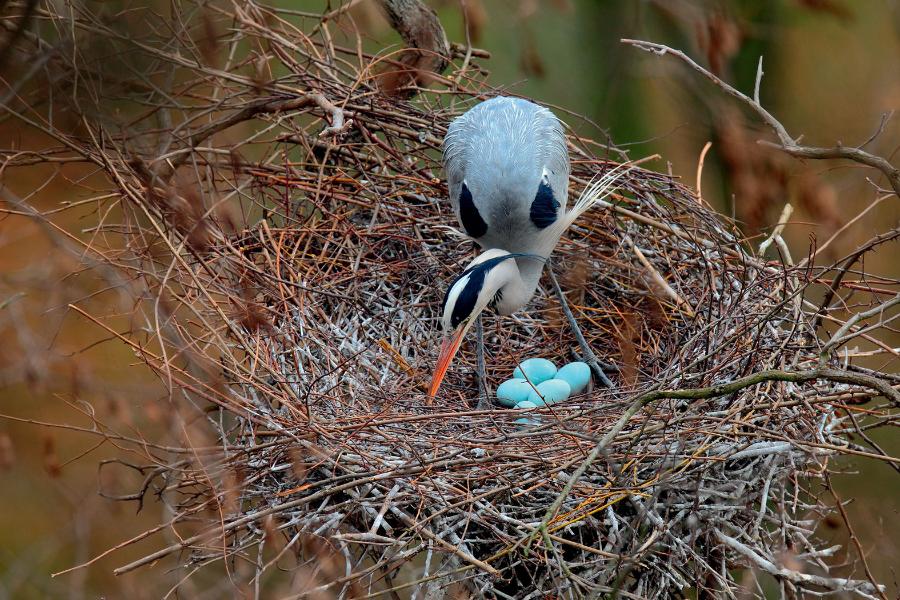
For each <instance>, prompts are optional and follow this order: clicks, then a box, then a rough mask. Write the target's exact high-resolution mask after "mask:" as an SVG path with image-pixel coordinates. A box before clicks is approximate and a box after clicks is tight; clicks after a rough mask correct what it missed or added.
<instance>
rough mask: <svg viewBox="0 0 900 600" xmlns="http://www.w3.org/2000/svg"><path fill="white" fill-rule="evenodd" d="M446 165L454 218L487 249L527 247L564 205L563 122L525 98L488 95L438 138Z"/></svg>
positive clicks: (565, 157) (566, 176) (565, 155)
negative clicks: (440, 139)
mask: <svg viewBox="0 0 900 600" xmlns="http://www.w3.org/2000/svg"><path fill="white" fill-rule="evenodd" d="M444 168H445V170H446V173H447V183H448V188H449V191H450V200H451V202H452V203H453V208H454V211H455V212H456V215H457V218H458V219H459V221H460V224H461V225H462V226H463V228H464V229H465V231H466V233H468V234H469V235H470V236H471V237H473V238H475V239H476V240H477V241H478V243H479V244H481V246H482V247H484V248H486V249H487V248H503V249H505V250H509V251H510V252H520V251H529V250H530V248H529V242H528V240H529V239H530V238H531V237H532V236H533V235H535V234H536V233H537V232H539V231H540V230H541V229H543V228H545V227H546V226H547V225H548V224H550V223H552V222H553V221H554V220H556V218H557V217H558V215H560V214H561V213H562V212H563V211H564V210H565V207H566V200H567V196H568V182H569V156H568V152H567V150H566V139H565V135H564V133H563V128H562V124H561V123H560V122H559V119H557V118H556V116H555V115H554V114H553V113H552V112H550V111H549V110H547V109H546V108H544V107H542V106H538V105H537V104H534V103H533V102H529V101H528V100H523V99H520V98H509V97H498V98H492V99H490V100H486V101H484V102H482V103H480V104H477V105H476V106H474V107H473V108H471V109H470V110H469V111H467V112H466V113H465V114H463V115H462V116H460V117H458V118H457V119H455V120H454V121H453V122H452V123H451V124H450V126H449V128H448V130H447V135H446V137H445V138H444ZM541 191H543V194H540V195H539V192H541ZM536 197H538V200H539V202H537V203H535V199H536ZM541 201H543V202H541Z"/></svg>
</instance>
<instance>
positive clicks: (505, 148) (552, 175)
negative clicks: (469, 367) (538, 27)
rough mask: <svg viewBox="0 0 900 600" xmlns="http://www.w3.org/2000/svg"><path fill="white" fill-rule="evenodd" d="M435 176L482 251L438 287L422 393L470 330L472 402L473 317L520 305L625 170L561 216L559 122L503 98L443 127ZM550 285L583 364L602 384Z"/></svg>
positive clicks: (439, 377) (564, 183)
mask: <svg viewBox="0 0 900 600" xmlns="http://www.w3.org/2000/svg"><path fill="white" fill-rule="evenodd" d="M444 169H445V171H446V175H447V184H448V188H449V191H450V199H451V202H452V204H453V210H454V212H455V213H456V217H457V220H458V221H459V223H460V225H461V227H462V228H463V229H464V230H465V232H466V234H467V235H468V236H469V237H471V238H472V239H474V240H475V242H476V243H477V244H478V245H479V246H480V247H481V248H482V249H483V250H484V251H483V252H482V253H481V254H480V255H479V256H477V257H476V258H475V259H474V260H473V261H472V262H471V263H470V264H469V265H468V266H467V267H466V269H465V270H464V271H463V272H462V273H461V274H460V275H459V276H458V277H457V278H456V279H455V280H454V281H453V282H452V283H451V284H450V287H449V288H448V289H447V293H446V295H445V297H444V303H443V307H442V317H441V325H442V328H443V331H444V334H445V338H444V341H443V343H442V346H441V351H440V355H439V358H438V363H437V367H436V368H435V372H434V376H433V378H432V381H431V386H430V389H429V392H428V394H429V396H431V397H434V395H435V394H436V393H437V391H438V389H439V388H440V385H441V382H442V381H443V379H444V375H445V374H446V372H447V369H448V368H449V366H450V363H451V361H452V360H453V357H454V356H455V355H456V352H457V351H458V350H459V347H460V345H461V343H462V340H463V338H464V337H465V334H466V332H467V331H468V330H469V328H470V327H471V326H472V325H473V324H476V327H477V333H478V350H479V360H478V363H479V364H478V371H479V372H478V376H479V388H480V389H479V395H480V396H481V402H479V405H481V404H482V403H483V402H484V387H483V384H482V383H481V382H483V381H484V372H483V359H482V358H481V357H482V352H483V342H482V337H483V336H482V332H481V320H480V317H481V313H482V311H484V309H485V308H487V307H488V306H491V307H493V308H494V309H496V311H497V312H498V313H499V314H500V315H509V314H512V313H514V312H515V311H517V310H519V309H520V308H522V307H523V306H525V304H527V303H528V301H529V300H530V299H531V297H532V296H533V295H534V292H535V290H536V288H537V286H538V282H539V280H540V278H541V272H542V270H543V268H544V264H545V263H546V262H547V259H548V258H549V257H550V254H551V253H552V252H553V249H554V248H555V247H556V244H557V243H558V242H559V239H560V237H561V236H562V235H563V233H564V232H565V231H566V230H567V229H568V228H569V226H570V225H571V224H572V223H573V222H574V221H575V219H577V218H578V217H579V216H580V215H581V214H582V213H584V211H586V210H587V209H588V208H590V207H591V206H592V205H593V204H594V203H595V202H596V201H598V200H600V199H602V198H603V197H605V196H606V194H608V193H609V191H610V190H611V188H612V187H613V186H614V184H615V182H616V181H617V179H618V177H619V176H620V175H621V174H622V173H623V172H624V171H623V170H622V169H613V170H612V171H610V172H609V173H607V174H606V175H605V176H604V177H603V178H601V179H600V180H599V181H597V182H595V183H594V184H592V185H591V186H589V187H588V189H586V190H585V191H584V192H583V193H582V194H581V196H580V197H579V198H578V200H577V201H576V203H575V204H574V206H573V207H572V208H571V210H566V203H567V198H568V191H569V170H570V167H569V155H568V151H567V149H566V139H565V135H564V133H563V128H562V124H561V123H560V122H559V120H558V119H557V118H556V116H555V115H554V114H553V113H552V112H550V111H549V110H548V109H546V108H544V107H541V106H538V105H537V104H534V103H533V102H529V101H528V100H523V99H520V98H511V97H502V96H501V97H497V98H492V99H490V100H486V101H484V102H481V103H480V104H477V105H476V106H474V107H473V108H471V109H470V110H468V111H467V112H466V113H464V114H463V115H462V116H460V117H458V118H457V119H455V120H454V121H453V122H452V123H451V124H450V126H449V128H448V130H447V136H446V137H445V138H444ZM551 277H552V272H551ZM552 281H553V284H554V290H555V292H556V294H557V296H558V298H559V301H560V302H561V303H562V305H563V308H564V312H565V314H566V317H567V318H568V320H569V324H570V326H571V327H572V328H573V330H574V331H575V333H576V337H577V338H578V340H579V344H580V345H581V347H582V354H583V355H584V359H585V362H588V364H590V365H591V367H592V369H593V370H594V372H595V374H597V376H598V377H599V378H600V380H601V382H603V383H604V384H605V385H607V386H611V383H610V382H609V379H608V378H607V377H606V375H605V374H604V373H603V370H602V368H601V367H600V365H599V361H598V360H597V358H596V356H595V355H594V353H593V352H592V351H591V349H590V347H589V346H588V344H587V342H586V341H585V340H584V336H582V335H581V331H580V330H579V328H578V325H577V323H575V319H574V317H573V316H572V314H571V311H570V310H568V305H567V303H566V299H565V297H564V296H563V294H562V290H561V289H560V288H559V285H558V284H557V282H556V279H555V278H553V279H552Z"/></svg>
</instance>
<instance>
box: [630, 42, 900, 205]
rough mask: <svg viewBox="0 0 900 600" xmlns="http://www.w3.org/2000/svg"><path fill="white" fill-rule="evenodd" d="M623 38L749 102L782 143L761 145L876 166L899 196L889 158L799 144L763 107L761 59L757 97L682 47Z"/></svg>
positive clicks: (897, 172) (899, 176)
mask: <svg viewBox="0 0 900 600" xmlns="http://www.w3.org/2000/svg"><path fill="white" fill-rule="evenodd" d="M621 41H622V43H624V44H628V45H629V46H634V47H635V48H638V49H639V50H644V51H646V52H651V53H653V54H657V55H659V56H665V55H666V54H670V55H672V56H674V57H676V58H678V59H680V60H681V61H682V62H684V63H685V64H687V65H688V66H689V67H691V68H692V69H694V70H695V71H697V72H698V73H700V74H701V75H703V76H705V77H706V78H707V79H709V80H710V81H712V82H713V83H714V84H716V85H717V86H719V87H720V88H722V89H723V90H724V91H725V92H726V93H728V94H729V95H731V96H733V97H735V98H737V99H738V100H740V101H742V102H744V103H745V104H747V105H748V106H749V107H750V108H752V109H753V110H754V111H755V112H756V114H758V115H759V116H760V117H761V118H762V119H763V121H765V122H766V124H767V125H768V126H769V127H771V128H772V130H773V131H774V132H775V135H776V136H778V143H772V142H769V141H766V140H760V143H761V144H764V145H767V146H771V147H773V148H777V149H779V150H781V151H783V152H785V153H787V154H790V155H791V156H795V157H797V158H812V159H846V160H852V161H854V162H857V163H860V164H863V165H866V166H869V167H872V168H874V169H878V170H879V171H881V172H882V173H883V174H884V176H885V177H887V179H888V181H889V182H890V184H891V187H892V188H893V189H894V193H895V194H897V196H900V169H898V168H897V167H895V166H894V165H892V164H891V163H890V162H888V161H887V160H886V159H885V158H882V157H881V156H876V155H874V154H870V153H868V152H866V151H864V150H862V149H861V148H853V147H847V146H843V145H837V146H833V147H831V148H820V147H816V146H805V145H801V144H798V143H797V140H795V139H794V138H793V137H791V136H790V134H788V132H787V129H785V128H784V125H782V124H781V122H780V121H778V119H776V118H775V117H774V116H772V114H771V113H770V112H769V111H767V110H766V109H765V108H763V106H762V104H760V102H759V94H758V92H759V90H758V85H759V82H760V80H761V78H762V60H761V59H760V63H759V69H758V71H757V89H755V90H754V98H755V99H754V98H750V97H749V96H747V95H746V94H744V93H742V92H740V91H738V90H737V89H735V88H733V87H732V86H730V85H729V84H727V83H725V82H724V81H722V80H721V79H720V78H719V77H717V76H715V75H713V74H712V73H711V72H710V71H708V70H707V69H704V68H703V67H701V66H700V65H699V64H697V63H696V62H694V60H693V59H691V58H690V57H689V56H688V55H687V54H685V53H684V52H682V51H680V50H675V49H673V48H670V47H668V46H665V45H663V44H657V43H654V42H645V41H642V40H631V39H626V38H623V39H622V40H621ZM869 141H871V140H869ZM866 143H868V142H866Z"/></svg>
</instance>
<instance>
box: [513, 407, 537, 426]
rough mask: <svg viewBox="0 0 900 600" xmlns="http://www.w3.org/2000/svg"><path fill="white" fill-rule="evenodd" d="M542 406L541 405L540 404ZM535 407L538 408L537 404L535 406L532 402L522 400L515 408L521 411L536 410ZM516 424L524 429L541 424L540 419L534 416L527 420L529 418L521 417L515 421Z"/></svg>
mask: <svg viewBox="0 0 900 600" xmlns="http://www.w3.org/2000/svg"><path fill="white" fill-rule="evenodd" d="M542 406H543V404H542ZM537 407H538V405H537V404H535V403H534V402H530V401H528V400H522V401H521V402H519V403H518V404H516V408H523V409H524V408H537ZM516 423H517V424H518V425H524V426H526V427H531V426H533V425H540V424H541V419H540V417H539V416H537V415H535V416H533V417H531V418H529V417H522V418H521V419H516Z"/></svg>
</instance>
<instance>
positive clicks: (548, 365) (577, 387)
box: [497, 358, 591, 408]
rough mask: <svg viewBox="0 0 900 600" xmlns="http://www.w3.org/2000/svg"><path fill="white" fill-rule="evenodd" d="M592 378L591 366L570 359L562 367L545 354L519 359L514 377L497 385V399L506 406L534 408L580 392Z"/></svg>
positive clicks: (559, 400)
mask: <svg viewBox="0 0 900 600" xmlns="http://www.w3.org/2000/svg"><path fill="white" fill-rule="evenodd" d="M590 381H591V368H590V367H588V366H587V364H585V363H583V362H571V363H569V364H567V365H565V366H564V367H562V368H561V369H558V370H557V368H556V365H554V364H553V363H552V362H551V361H549V360H547V359H546V358H529V359H528V360H524V361H522V362H521V363H520V364H519V366H518V367H516V369H515V371H513V378H512V379H507V380H506V381H504V382H503V383H501V384H500V387H498V388H497V401H498V402H499V403H500V404H502V405H503V406H507V407H509V408H537V407H539V406H548V405H550V404H555V403H557V402H561V401H563V400H565V399H566V398H568V397H569V396H571V395H572V394H578V393H580V392H582V391H583V390H584V389H585V388H586V387H587V386H588V384H589V383H590Z"/></svg>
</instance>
